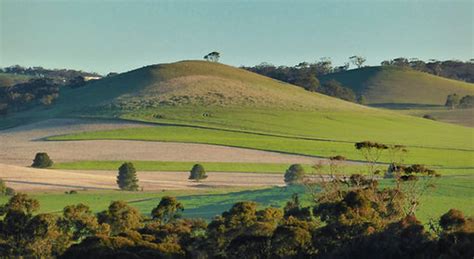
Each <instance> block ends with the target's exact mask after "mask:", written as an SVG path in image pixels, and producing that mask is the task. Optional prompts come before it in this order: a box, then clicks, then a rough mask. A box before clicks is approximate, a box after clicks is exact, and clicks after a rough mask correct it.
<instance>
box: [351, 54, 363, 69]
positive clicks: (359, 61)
mask: <svg viewBox="0 0 474 259" xmlns="http://www.w3.org/2000/svg"><path fill="white" fill-rule="evenodd" d="M349 60H350V61H351V63H352V64H354V65H355V66H357V68H361V67H362V66H363V65H364V63H365V61H367V59H366V58H364V57H362V56H352V57H349Z"/></svg>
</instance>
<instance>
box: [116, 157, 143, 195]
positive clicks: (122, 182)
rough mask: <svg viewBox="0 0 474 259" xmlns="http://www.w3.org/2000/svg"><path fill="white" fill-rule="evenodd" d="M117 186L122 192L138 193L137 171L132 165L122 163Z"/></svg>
mask: <svg viewBox="0 0 474 259" xmlns="http://www.w3.org/2000/svg"><path fill="white" fill-rule="evenodd" d="M117 184H118V186H119V188H120V189H122V190H125V191H138V179H137V170H135V167H134V166H133V164H132V163H130V162H128V163H123V164H122V165H121V166H120V167H119V173H118V176H117Z"/></svg>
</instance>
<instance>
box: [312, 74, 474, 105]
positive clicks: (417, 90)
mask: <svg viewBox="0 0 474 259" xmlns="http://www.w3.org/2000/svg"><path fill="white" fill-rule="evenodd" d="M329 79H336V80H338V81H340V82H341V83H342V84H344V85H345V86H348V87H350V88H352V89H353V90H354V91H355V92H356V93H357V94H363V95H364V96H365V97H366V99H367V103H368V104H417V105H443V104H444V102H445V101H446V96H447V95H448V94H452V93H457V94H458V95H461V96H464V95H467V94H471V95H472V94H474V84H470V83H465V82H461V81H456V80H451V79H447V78H443V77H438V76H434V75H431V74H428V73H423V72H418V71H414V70H411V69H401V68H392V67H365V68H361V69H354V70H349V71H345V72H340V73H335V74H330V75H327V76H323V77H322V78H321V81H322V82H324V81H326V80H329Z"/></svg>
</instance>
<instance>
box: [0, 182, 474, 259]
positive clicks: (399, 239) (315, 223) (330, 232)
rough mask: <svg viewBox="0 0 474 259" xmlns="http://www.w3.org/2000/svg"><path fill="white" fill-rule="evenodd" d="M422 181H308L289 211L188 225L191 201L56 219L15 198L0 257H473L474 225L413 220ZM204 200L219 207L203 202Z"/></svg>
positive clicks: (71, 212)
mask: <svg viewBox="0 0 474 259" xmlns="http://www.w3.org/2000/svg"><path fill="white" fill-rule="evenodd" d="M417 174H418V173H417ZM417 174H415V175H412V174H407V175H405V176H410V177H408V178H406V177H403V175H402V176H401V177H400V178H396V179H395V180H393V182H392V183H388V185H387V184H382V185H378V183H377V181H374V180H370V178H364V177H361V176H358V175H353V176H352V177H351V178H350V179H347V180H344V181H341V182H340V181H339V180H337V181H327V182H322V183H321V182H320V183H313V182H306V183H304V185H303V186H299V187H298V186H291V187H290V188H291V189H292V191H295V190H297V189H299V190H300V192H303V193H305V194H306V195H307V196H306V198H305V199H304V201H302V200H301V199H300V196H299V195H298V194H295V192H292V193H293V194H292V195H291V198H289V199H287V200H288V202H287V203H286V205H284V206H283V208H282V209H281V208H275V207H273V206H272V207H266V206H264V207H258V205H257V204H256V203H255V202H249V201H247V202H237V203H235V204H232V205H231V204H229V206H230V207H226V208H225V209H223V210H225V211H224V212H223V213H222V215H221V216H217V217H214V218H212V220H211V221H210V222H209V223H208V222H206V221H203V220H199V219H189V218H182V212H183V209H184V211H186V209H187V207H186V198H185V197H178V199H176V198H174V197H171V196H164V197H163V196H162V197H161V198H158V197H156V198H155V199H150V200H147V201H150V202H152V203H153V206H152V209H151V210H148V213H146V214H140V212H139V211H138V210H137V209H136V208H134V207H132V206H130V205H128V204H127V203H126V202H123V201H113V202H111V203H110V204H109V206H108V208H107V209H105V210H103V211H101V212H100V213H98V214H95V213H93V211H91V210H90V208H89V207H88V206H87V205H84V204H81V203H80V204H77V205H72V206H66V207H65V208H64V209H63V210H62V213H61V214H60V215H58V214H44V213H42V214H36V212H37V211H38V209H39V208H40V203H39V202H38V201H37V200H35V199H31V198H30V197H28V196H26V195H24V194H18V195H15V196H13V197H12V198H10V200H9V201H8V202H7V203H6V204H5V205H4V206H2V210H1V212H2V214H3V215H4V218H3V220H2V221H1V222H0V225H1V229H0V240H1V242H0V244H1V245H0V254H1V255H2V256H35V257H50V256H59V257H63V258H84V257H99V256H101V257H126V256H129V255H130V256H131V255H132V254H133V255H134V256H135V257H138V258H148V257H164V256H167V257H183V256H189V257H202V258H207V257H230V258H236V257H239V256H241V255H242V253H244V252H245V254H246V255H247V256H249V255H250V256H254V257H256V258H262V257H263V258H270V257H271V258H276V257H277V258H281V257H316V258H319V257H321V258H326V257H334V256H337V257H354V256H357V257H359V256H360V257H380V256H383V257H417V258H420V257H423V258H432V257H439V256H445V257H466V258H469V257H470V256H472V249H471V248H472V247H471V245H472V242H473V241H474V240H473V239H474V234H473V231H474V229H473V228H474V226H473V224H474V222H473V219H472V218H469V217H466V216H464V215H463V213H462V212H461V211H458V210H454V209H452V210H449V211H448V213H445V214H444V215H443V216H442V217H441V218H440V219H439V220H438V219H437V220H435V221H431V222H429V224H427V225H425V226H424V225H423V224H422V223H421V222H419V221H418V220H417V218H416V216H415V214H414V212H415V211H418V210H417V208H418V207H419V206H418V205H419V204H420V202H421V203H422V202H424V201H422V200H418V198H417V196H416V195H413V194H412V193H411V192H409V190H412V191H415V192H419V191H423V190H424V188H429V186H428V185H419V181H421V182H423V181H424V179H422V178H418V177H431V176H430V175H425V176H417ZM413 176H414V177H416V178H413ZM399 179H405V180H402V181H400V180H399ZM412 187H416V188H415V189H413V188H412ZM294 188H296V189H294ZM278 191H281V190H278ZM247 192H250V191H247ZM296 193H298V192H296ZM273 194H275V192H274V193H273ZM74 195H80V194H74ZM74 195H73V194H68V195H67V196H70V197H73V196H74ZM383 197H385V198H383ZM470 197H472V194H470ZM115 198H119V197H118V196H115ZM287 198H288V197H287ZM381 198H383V199H381ZM197 199H199V200H201V201H202V200H204V201H206V202H207V203H206V204H208V205H209V204H211V205H213V204H218V203H216V202H209V200H206V196H198V197H197ZM69 202H70V203H72V202H73V200H70V201H69ZM181 202H183V203H181ZM132 204H133V203H132ZM133 205H135V204H133Z"/></svg>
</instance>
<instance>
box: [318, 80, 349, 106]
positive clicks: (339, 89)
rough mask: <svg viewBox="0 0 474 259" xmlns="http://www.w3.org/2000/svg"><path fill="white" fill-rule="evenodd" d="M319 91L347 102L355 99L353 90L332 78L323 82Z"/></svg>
mask: <svg viewBox="0 0 474 259" xmlns="http://www.w3.org/2000/svg"><path fill="white" fill-rule="evenodd" d="M319 92H321V93H323V94H326V95H329V96H333V97H337V98H339V99H343V100H346V101H349V102H355V101H356V95H355V94H354V91H352V89H350V88H348V87H345V86H343V85H342V84H341V83H340V82H338V81H337V80H334V79H331V80H329V81H327V82H324V83H323V85H322V87H321V89H320V91H319Z"/></svg>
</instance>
